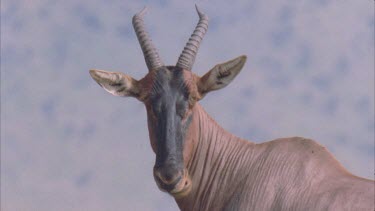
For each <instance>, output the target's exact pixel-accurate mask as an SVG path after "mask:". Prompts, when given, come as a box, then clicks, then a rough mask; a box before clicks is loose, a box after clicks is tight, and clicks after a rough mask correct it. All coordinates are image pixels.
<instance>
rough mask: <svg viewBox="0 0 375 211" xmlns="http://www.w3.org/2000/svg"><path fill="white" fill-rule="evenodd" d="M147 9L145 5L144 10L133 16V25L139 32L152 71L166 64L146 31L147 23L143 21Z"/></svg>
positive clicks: (149, 68)
mask: <svg viewBox="0 0 375 211" xmlns="http://www.w3.org/2000/svg"><path fill="white" fill-rule="evenodd" d="M146 11H147V8H146V7H144V8H143V9H142V11H140V12H139V13H137V14H135V15H134V16H133V27H134V31H135V33H136V34H137V38H138V42H139V44H140V45H141V48H142V52H143V56H144V58H145V61H146V64H147V67H148V70H149V71H152V70H156V69H158V68H159V67H162V66H164V64H163V62H162V61H161V60H160V57H159V54H158V52H157V51H156V48H155V46H154V45H153V44H152V40H151V39H150V37H149V35H148V33H147V32H146V29H145V24H144V22H143V15H144V14H145V13H146Z"/></svg>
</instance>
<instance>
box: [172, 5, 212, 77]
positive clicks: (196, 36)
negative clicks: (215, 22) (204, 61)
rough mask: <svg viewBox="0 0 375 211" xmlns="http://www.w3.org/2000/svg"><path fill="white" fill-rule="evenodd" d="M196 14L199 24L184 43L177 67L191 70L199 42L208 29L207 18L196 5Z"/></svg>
mask: <svg viewBox="0 0 375 211" xmlns="http://www.w3.org/2000/svg"><path fill="white" fill-rule="evenodd" d="M195 8H196V9H197V13H198V15H199V22H198V24H197V26H196V27H195V30H194V32H193V34H192V35H191V36H190V38H189V41H188V42H187V43H186V46H185V48H184V50H183V51H182V53H181V55H180V57H179V58H178V62H177V64H176V66H177V67H180V68H183V69H186V70H191V69H192V67H193V64H194V61H195V56H196V55H197V52H198V49H199V45H200V42H201V41H202V39H203V36H204V34H206V32H207V29H208V16H207V15H205V14H203V13H202V12H201V11H200V10H199V8H198V6H197V5H195Z"/></svg>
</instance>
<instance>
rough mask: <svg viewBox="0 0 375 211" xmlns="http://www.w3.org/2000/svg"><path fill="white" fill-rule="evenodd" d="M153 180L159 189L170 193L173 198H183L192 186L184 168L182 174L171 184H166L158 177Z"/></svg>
mask: <svg viewBox="0 0 375 211" xmlns="http://www.w3.org/2000/svg"><path fill="white" fill-rule="evenodd" d="M155 180H156V184H157V185H158V187H159V189H160V190H161V191H163V192H167V193H169V194H171V195H172V196H173V197H174V198H183V197H184V196H187V195H188V194H189V193H190V191H191V188H192V183H191V179H190V176H189V173H188V171H187V170H186V169H184V171H183V175H182V176H181V177H180V178H178V179H177V180H176V181H175V182H173V183H172V184H168V185H166V184H164V183H163V182H161V181H160V180H159V179H158V178H155Z"/></svg>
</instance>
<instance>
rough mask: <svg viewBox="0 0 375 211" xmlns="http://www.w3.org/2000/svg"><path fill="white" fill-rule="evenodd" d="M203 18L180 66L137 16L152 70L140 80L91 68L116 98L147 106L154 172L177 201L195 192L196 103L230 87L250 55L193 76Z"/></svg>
mask: <svg viewBox="0 0 375 211" xmlns="http://www.w3.org/2000/svg"><path fill="white" fill-rule="evenodd" d="M197 11H198V14H199V17H200V20H199V22H198V25H197V27H196V29H195V31H194V33H193V34H192V36H191V38H190V39H189V41H188V43H187V45H186V47H185V48H184V51H183V52H182V54H181V56H180V58H179V60H178V62H177V64H176V66H165V65H164V64H163V63H162V62H161V60H160V58H159V55H158V54H157V52H156V49H155V48H154V46H153V45H152V42H151V40H150V39H149V38H148V35H147V33H146V31H145V30H144V25H143V19H142V16H143V14H144V12H145V10H142V11H141V12H140V13H138V14H136V15H135V16H134V17H133V26H134V29H135V31H136V34H137V37H138V40H139V42H140V44H141V47H142V51H143V54H144V57H145V60H146V64H147V66H148V69H149V73H148V74H147V75H146V76H145V77H144V78H142V79H141V80H139V81H138V80H135V79H133V78H132V77H130V76H128V75H125V74H123V73H119V72H108V71H103V70H90V75H91V77H92V78H93V79H94V80H95V81H96V82H97V83H98V84H99V85H100V86H101V87H103V88H104V89H105V90H106V91H108V92H109V93H111V94H113V95H116V96H124V97H125V96H131V97H135V98H137V99H138V100H140V101H142V102H143V103H144V104H145V107H146V111H147V119H148V129H149V136H150V142H151V146H152V149H153V151H154V152H155V154H156V160H155V166H154V169H153V174H154V178H155V181H156V183H157V185H158V187H159V188H160V189H161V190H162V191H166V192H168V193H170V194H171V195H173V196H174V197H176V198H180V197H184V196H186V195H188V194H189V193H190V190H191V189H192V182H191V179H190V176H189V172H188V170H187V163H188V161H189V159H190V157H191V156H190V155H191V152H192V149H193V148H194V143H192V140H189V139H187V138H186V137H187V132H188V131H189V127H190V125H191V122H192V119H193V108H194V105H195V103H196V102H197V101H198V100H200V99H202V97H203V96H205V94H206V93H208V92H209V91H212V90H217V89H220V88H223V87H225V86H226V85H228V84H229V83H230V82H231V81H232V80H233V79H234V77H235V76H236V75H237V74H238V73H239V72H240V70H241V69H242V67H243V65H244V63H245V61H246V57H245V56H240V57H238V58H236V59H233V60H230V61H228V62H225V63H223V64H218V65H216V66H215V67H214V68H212V69H211V70H210V71H209V72H207V73H206V74H205V75H204V76H203V77H198V76H197V75H195V74H193V73H192V72H191V68H192V65H193V62H194V59H195V54H196V52H197V50H198V48H199V43H200V41H201V39H202V38H203V35H204V34H205V32H206V30H207V26H208V19H207V16H205V15H204V14H203V13H201V12H200V11H199V10H198V8H197Z"/></svg>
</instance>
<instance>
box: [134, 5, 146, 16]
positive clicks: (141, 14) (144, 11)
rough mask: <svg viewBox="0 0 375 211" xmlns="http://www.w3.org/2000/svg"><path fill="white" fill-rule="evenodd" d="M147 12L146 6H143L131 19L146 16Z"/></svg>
mask: <svg viewBox="0 0 375 211" xmlns="http://www.w3.org/2000/svg"><path fill="white" fill-rule="evenodd" d="M147 10H148V8H147V6H144V7H143V9H142V10H141V11H140V12H138V13H137V14H135V15H134V17H133V18H136V17H142V16H143V15H144V14H146V12H147Z"/></svg>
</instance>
